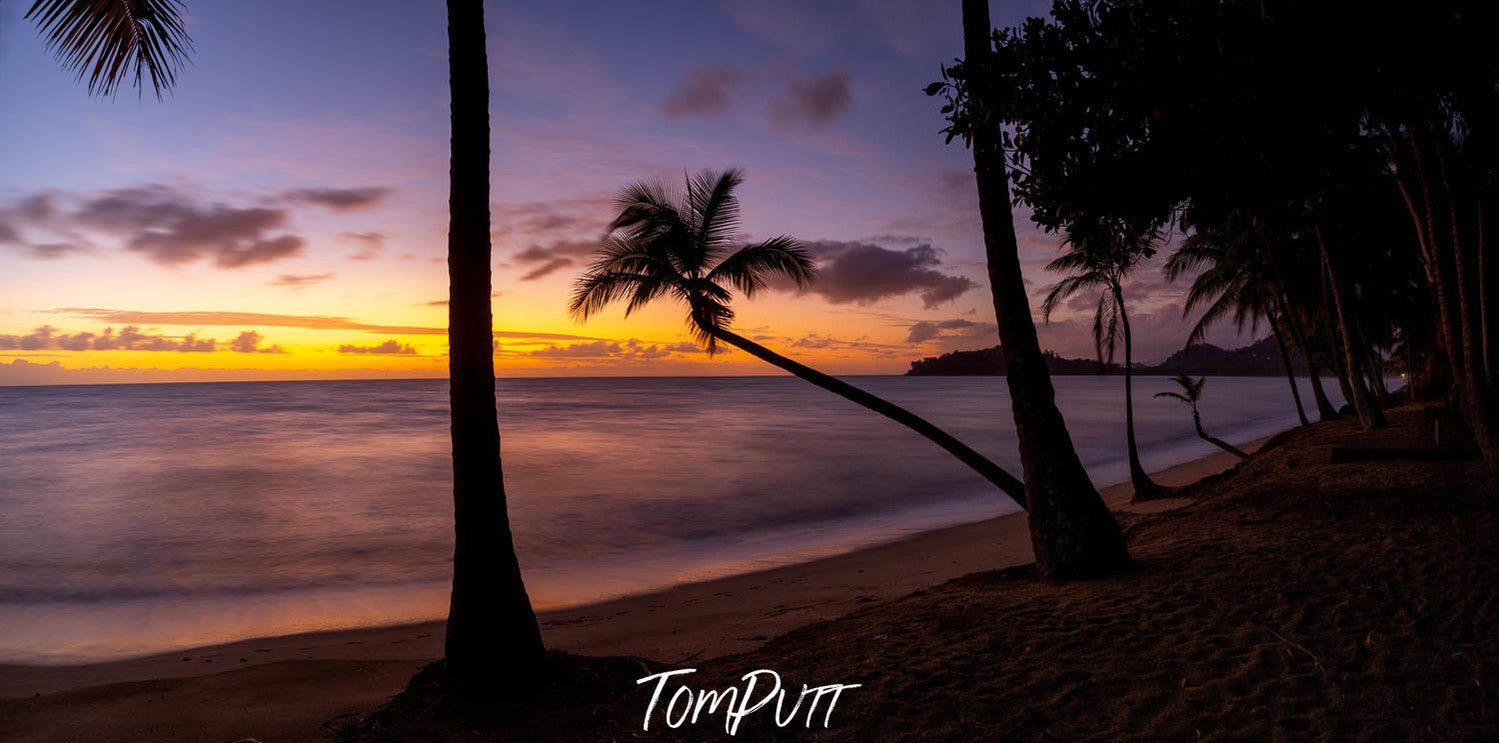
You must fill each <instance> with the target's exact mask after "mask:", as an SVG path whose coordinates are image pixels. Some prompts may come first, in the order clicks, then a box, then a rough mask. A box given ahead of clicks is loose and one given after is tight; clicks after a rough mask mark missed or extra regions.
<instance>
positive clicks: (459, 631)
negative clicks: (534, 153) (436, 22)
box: [443, 0, 546, 698]
mask: <svg viewBox="0 0 1499 743" xmlns="http://www.w3.org/2000/svg"><path fill="white" fill-rule="evenodd" d="M448 80H449V87H450V90H451V95H452V152H451V160H450V165H449V200H448V209H449V223H448V348H449V350H448V396H449V408H450V416H451V419H452V433H451V437H452V443H453V530H454V538H455V542H454V547H453V592H452V597H451V601H450V603H449V606H448V624H447V634H446V637H445V640H444V645H443V658H444V661H445V667H446V671H447V678H448V684H449V687H448V688H449V689H450V691H451V692H452V693H454V694H455V695H459V696H470V695H471V696H476V697H479V698H483V695H484V694H486V693H488V692H489V691H490V690H494V689H508V690H511V691H516V690H523V689H524V685H525V684H528V683H530V681H529V679H530V677H531V672H532V671H534V670H536V669H538V668H540V667H541V666H542V665H543V664H544V663H545V660H546V655H545V650H544V648H543V645H542V642H541V630H540V629H539V628H538V627H537V624H536V614H535V612H534V610H533V609H532V608H531V600H530V598H529V597H528V596H527V595H526V586H525V583H524V581H523V580H522V579H521V572H520V563H519V561H518V560H517V559H516V555H515V544H514V541H513V538H512V536H511V533H510V517H509V514H508V511H507V507H506V499H505V479H504V471H503V469H502V466H501V462H500V431H499V418H498V411H497V409H496V405H495V389H494V320H493V317H492V315H491V308H490V296H491V291H492V287H491V283H490V280H491V277H490V267H489V266H490V221H489V63H488V56H487V51H486V47H485V33H484V2H483V0H448Z"/></svg>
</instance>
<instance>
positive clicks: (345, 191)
mask: <svg viewBox="0 0 1499 743" xmlns="http://www.w3.org/2000/svg"><path fill="white" fill-rule="evenodd" d="M388 193H390V189H389V188H386V187H384V186H370V187H366V188H299V189H296V190H294V191H287V192H286V193H285V194H283V195H282V198H284V199H286V200H287V201H292V202H302V203H306V204H315V205H317V206H321V207H325V208H327V209H332V210H333V211H337V212H349V211H355V210H357V209H363V208H365V207H368V206H374V205H375V204H376V203H378V202H379V201H380V200H381V199H383V198H385V195H386V194H388Z"/></svg>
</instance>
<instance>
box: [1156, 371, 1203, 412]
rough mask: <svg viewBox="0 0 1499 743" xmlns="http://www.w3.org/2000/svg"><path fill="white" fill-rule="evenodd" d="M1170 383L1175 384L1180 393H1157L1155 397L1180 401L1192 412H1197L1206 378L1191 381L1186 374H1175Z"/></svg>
mask: <svg viewBox="0 0 1499 743" xmlns="http://www.w3.org/2000/svg"><path fill="white" fill-rule="evenodd" d="M1171 381H1173V382H1176V384H1177V386H1179V387H1181V388H1182V391H1181V392H1171V391H1167V392H1157V393H1155V396H1156V397H1165V398H1170V399H1172V400H1180V401H1181V402H1182V403H1183V404H1185V405H1189V406H1191V407H1192V412H1194V413H1195V412H1197V403H1199V402H1201V401H1202V386H1203V385H1204V384H1206V383H1207V381H1208V380H1207V377H1198V378H1197V379H1193V378H1191V377H1189V376H1187V374H1186V372H1177V373H1176V374H1175V375H1173V376H1172V377H1171Z"/></svg>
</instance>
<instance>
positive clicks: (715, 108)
mask: <svg viewBox="0 0 1499 743" xmlns="http://www.w3.org/2000/svg"><path fill="white" fill-rule="evenodd" d="M740 77H741V75H740V72H739V68H738V67H736V66H734V65H732V64H721V65H713V66H710V67H694V68H692V69H689V70H687V73H686V74H685V75H684V76H683V78H682V81H681V82H680V83H679V84H678V85H677V88H676V90H673V91H672V92H671V95H668V96H667V97H666V98H664V99H662V101H661V113H663V114H666V115H667V116H668V117H670V118H674V119H675V118H686V117H692V116H716V115H718V114H723V113H727V112H728V111H729V110H730V109H732V108H733V107H734V92H735V89H736V88H737V87H738V85H739V81H740Z"/></svg>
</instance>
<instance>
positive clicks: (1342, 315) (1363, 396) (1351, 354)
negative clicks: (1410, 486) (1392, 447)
mask: <svg viewBox="0 0 1499 743" xmlns="http://www.w3.org/2000/svg"><path fill="white" fill-rule="evenodd" d="M1312 231H1313V232H1314V233H1316V237H1317V249H1318V250H1319V251H1320V252H1321V254H1322V267H1323V269H1325V270H1326V271H1327V280H1328V282H1329V283H1330V284H1331V285H1332V303H1333V309H1334V310H1335V311H1336V312H1337V318H1338V332H1339V334H1340V335H1342V336H1343V360H1344V363H1345V365H1346V366H1347V368H1348V386H1349V388H1350V390H1351V391H1352V392H1353V400H1352V402H1353V409H1354V410H1355V411H1357V412H1358V420H1359V423H1360V424H1361V425H1362V426H1363V427H1364V428H1365V429H1371V428H1383V427H1385V426H1387V425H1389V422H1388V421H1386V420H1385V417H1384V411H1382V410H1380V409H1379V406H1378V405H1375V404H1374V399H1373V396H1372V395H1370V394H1369V389H1368V387H1366V386H1365V385H1364V380H1363V375H1361V374H1360V373H1359V361H1358V355H1357V353H1356V352H1355V351H1354V348H1353V344H1354V339H1353V333H1352V331H1351V324H1350V323H1349V319H1348V318H1349V311H1348V309H1347V308H1346V307H1345V306H1344V305H1345V304H1346V303H1345V302H1344V301H1343V286H1342V285H1341V284H1339V283H1338V274H1337V271H1335V270H1333V263H1332V254H1331V253H1330V252H1329V251H1328V249H1327V240H1326V239H1325V238H1324V237H1323V235H1322V226H1321V225H1317V226H1315V227H1313V228H1312Z"/></svg>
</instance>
